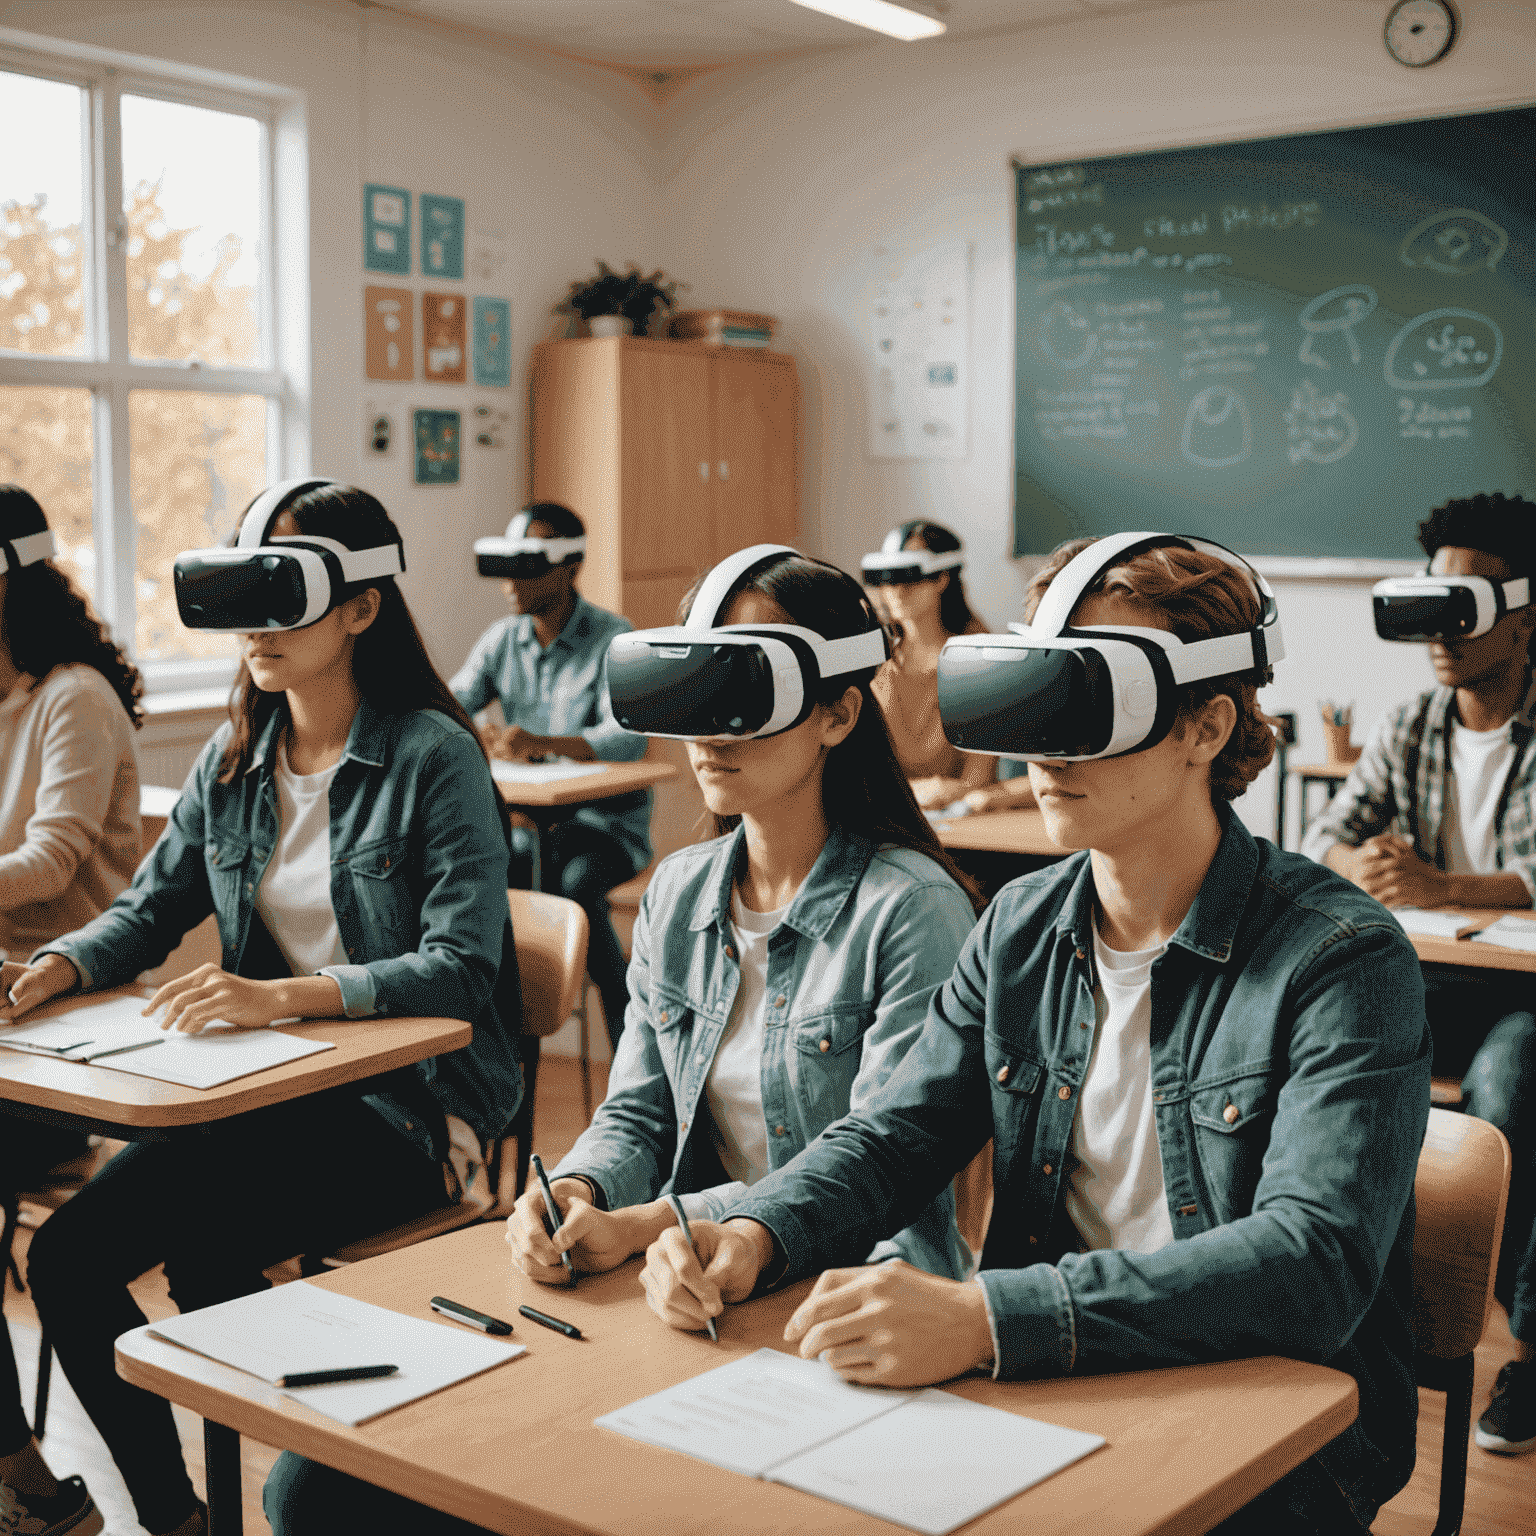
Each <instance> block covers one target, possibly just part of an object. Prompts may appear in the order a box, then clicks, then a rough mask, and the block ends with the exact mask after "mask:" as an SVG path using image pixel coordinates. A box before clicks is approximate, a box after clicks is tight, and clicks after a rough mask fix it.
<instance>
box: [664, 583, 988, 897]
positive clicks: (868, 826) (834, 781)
mask: <svg viewBox="0 0 1536 1536" xmlns="http://www.w3.org/2000/svg"><path fill="white" fill-rule="evenodd" d="M700 585H702V578H701V580H700V581H699V582H696V583H695V584H694V587H693V590H692V591H690V592H689V594H688V595H687V596H686V597H685V598H684V599H683V601H682V605H681V607H680V608H679V609H678V622H679V623H683V622H685V621H686V619H687V617H688V611H689V609H690V608H692V606H693V600H694V597H695V596H696V595H697V593H698V590H699V587H700ZM742 592H757V593H760V594H761V595H762V596H763V597H766V598H767V599H768V600H769V601H770V602H773V603H777V604H778V606H779V607H780V608H782V609H783V610H784V612H785V613H787V614H788V615H789V619H790V622H791V623H792V624H800V625H803V626H804V627H805V628H806V629H813V630H815V631H816V633H817V634H818V635H821V636H823V637H824V638H825V639H828V640H841V639H843V638H844V637H846V636H848V635H858V634H863V633H864V631H865V630H867V629H870V628H872V627H873V626H874V625H876V624H878V623H879V622H880V620H879V618H878V616H877V615H876V613H875V610H874V609H873V608H872V607H871V606H870V602H869V599H868V597H866V596H865V594H864V589H863V588H862V587H861V586H860V585H859V584H858V582H856V581H855V580H854V579H853V577H851V576H849V575H847V574H846V573H845V572H843V571H840V570H839V569H838V568H837V567H836V566H835V565H827V564H825V563H824V562H823V561H820V560H810V559H807V558H806V557H805V556H804V555H793V556H786V557H785V558H784V559H782V560H779V561H776V562H775V563H774V564H772V565H769V566H762V567H759V568H758V569H757V570H756V571H751V570H749V571H748V572H747V574H746V576H745V577H744V578H743V579H742V580H740V581H738V582H737V583H736V585H735V586H733V587H732V588H731V589H730V590H729V592H727V593H726V596H725V600H724V601H723V602H722V603H721V605H720V611H721V612H722V613H723V612H724V611H725V610H726V609H727V608H729V606H730V604H731V601H732V600H733V599H734V598H735V597H737V596H738V595H739V594H740V593H742ZM877 671H879V668H878V667H870V668H869V669H868V670H866V671H862V672H850V673H846V674H844V675H843V676H841V677H837V678H834V679H832V680H831V681H829V682H824V683H822V684H821V686H820V688H819V690H818V691H817V693H816V696H815V697H816V702H817V703H818V704H826V705H831V704H835V703H837V701H838V700H839V699H841V698H842V696H843V694H844V693H845V692H846V691H847V690H848V688H849V687H850V686H853V687H856V688H857V689H858V690H859V694H860V697H861V698H862V700H863V706H862V708H861V709H860V710H859V718H858V721H857V723H856V724H855V725H854V727H853V729H852V730H851V731H850V732H849V733H848V735H847V736H846V737H844V739H843V740H842V741H840V742H839V743H838V744H837V745H836V746H835V747H833V748H832V750H831V751H830V752H829V753H828V754H827V760H826V762H825V764H824V765H823V767H822V775H821V804H822V809H823V811H824V812H825V813H826V818H827V823H828V825H829V826H835V827H842V828H843V829H844V830H845V831H848V832H858V833H862V834H863V835H864V836H865V837H867V838H869V839H870V840H871V841H872V842H873V843H874V844H875V845H876V846H877V847H880V846H888V847H897V848H910V849H912V850H913V852H915V853H921V854H923V855H925V856H926V857H927V858H930V859H932V860H933V861H934V863H935V864H938V865H939V866H940V867H941V868H943V870H944V871H945V872H946V873H947V874H948V875H949V877H950V878H951V879H952V880H953V881H954V882H955V884H956V885H958V886H959V887H960V888H961V890H963V891H964V892H965V893H966V895H967V896H968V897H969V898H970V900H971V904H972V906H974V907H975V908H976V910H977V911H978V912H979V911H980V910H981V908H982V907H983V906H984V905H985V903H984V902H983V900H982V898H981V893H980V891H979V890H978V889H977V887H976V883H975V882H974V881H973V880H972V879H971V877H970V876H969V875H967V874H965V873H964V871H962V870H961V869H960V867H959V866H958V865H957V864H956V863H955V861H954V860H953V859H952V858H950V856H949V854H948V852H947V851H946V850H945V848H944V845H943V844H942V843H941V842H940V841H939V840H938V838H937V837H935V836H934V832H933V828H932V827H931V826H929V825H928V818H927V817H926V816H924V815H923V813H922V811H921V810H920V809H919V808H918V804H917V801H916V800H915V799H914V798H913V795H912V786H911V785H910V784H908V782H907V776H906V774H905V773H903V772H902V769H901V764H900V763H898V762H897V761H896V753H895V752H894V751H893V750H892V748H891V738H890V733H889V732H888V731H887V730H886V726H885V715H884V714H883V713H882V712H881V709H880V704H879V701H878V700H877V699H876V698H875V696H874V694H873V692H872V691H871V690H870V686H869V685H870V682H871V680H872V679H873V678H874V676H875V673H876V672H877ZM740 822H741V817H739V816H716V817H714V835H715V836H716V837H721V836H723V835H724V834H725V833H727V832H730V831H733V830H734V829H735V828H736V827H737V826H738V825H739V824H740Z"/></svg>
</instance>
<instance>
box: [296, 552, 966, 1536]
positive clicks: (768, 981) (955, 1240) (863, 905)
mask: <svg viewBox="0 0 1536 1536" xmlns="http://www.w3.org/2000/svg"><path fill="white" fill-rule="evenodd" d="M690 602H691V604H692V609H693V611H694V612H696V613H697V614H698V615H699V616H700V620H701V623H700V625H699V626H698V629H699V633H700V634H701V636H708V635H710V634H711V630H712V626H713V625H714V624H715V623H716V622H718V623H722V624H770V625H772V624H780V625H782V624H793V625H800V626H804V627H805V629H804V630H803V631H802V633H805V632H807V631H809V632H813V633H814V634H815V636H816V637H817V639H818V640H819V639H820V638H821V637H826V638H828V639H832V640H836V639H839V638H842V637H849V636H852V637H857V639H858V640H859V641H863V642H864V644H865V646H866V647H867V649H866V650H865V651H864V654H862V655H856V656H854V657H852V658H851V659H850V660H849V662H848V664H847V665H846V666H844V667H843V668H842V669H841V670H839V671H838V672H837V673H836V675H834V676H830V677H828V674H827V669H826V668H825V667H821V668H820V671H821V675H822V677H823V678H825V679H827V680H826V681H824V682H822V684H821V685H820V686H819V687H817V688H816V689H815V691H814V705H813V707H812V708H811V709H810V710H809V713H808V715H807V717H806V718H804V719H803V720H801V721H800V722H799V723H798V724H795V725H793V726H791V727H790V728H789V729H787V730H783V731H781V732H779V733H777V734H773V735H768V736H758V737H752V738H746V739H738V740H721V739H719V738H718V737H716V738H714V739H703V740H701V739H697V737H695V739H693V740H690V741H689V744H688V756H689V760H690V762H691V763H692V765H693V769H694V772H695V773H696V774H697V776H698V780H699V786H700V788H701V789H702V791H703V794H704V799H705V803H706V804H707V805H708V806H709V808H710V810H711V811H712V812H713V813H714V816H715V827H716V831H717V833H718V834H719V835H718V836H717V837H716V838H715V839H714V840H713V841H711V842H706V843H701V844H698V845H695V846H694V847H691V848H686V849H683V850H682V851H681V852H678V853H674V854H672V855H671V856H670V857H668V858H667V859H665V860H663V862H662V864H661V865H660V867H659V868H658V869H657V872H656V876H655V878H654V879H653V880H652V881H651V884H650V888H649V890H647V892H646V894H645V897H644V899H643V901H642V903H641V908H640V917H639V920H638V921H637V923H636V925H635V945H634V962H633V964H632V966H631V968H630V983H631V994H630V1001H629V1017H628V1019H627V1021H626V1025H625V1029H624V1033H623V1035H622V1037H621V1038H620V1041H619V1053H618V1057H617V1059H616V1060H615V1062H614V1065H613V1071H612V1074H611V1076H610V1078H609V1089H608V1096H607V1098H606V1099H605V1100H604V1101H603V1103H602V1105H601V1106H600V1107H599V1109H598V1111H597V1115H596V1117H595V1118H594V1120H593V1123H592V1125H591V1127H590V1128H589V1129H588V1130H587V1131H586V1132H584V1133H583V1135H582V1137H581V1139H580V1140H579V1141H578V1142H577V1143H576V1145H575V1147H573V1148H572V1149H571V1151H570V1152H569V1153H568V1154H567V1156H566V1157H565V1158H564V1159H562V1161H561V1163H560V1165H559V1166H558V1167H557V1168H556V1169H555V1170H554V1174H553V1179H552V1187H553V1192H554V1195H555V1199H556V1200H557V1201H559V1203H560V1206H561V1210H562V1212H563V1214H564V1225H563V1227H562V1228H561V1231H560V1233H559V1236H558V1238H557V1240H556V1241H555V1242H554V1243H552V1242H551V1241H550V1240H549V1239H548V1238H547V1237H546V1236H545V1235H544V1228H543V1213H544V1202H543V1199H542V1197H541V1195H540V1194H539V1193H538V1192H537V1190H536V1189H535V1188H533V1187H530V1189H529V1191H528V1192H527V1193H526V1194H524V1195H523V1197H522V1198H521V1199H520V1200H519V1201H518V1203H517V1208H516V1210H515V1211H514V1213H513V1215H512V1217H511V1218H510V1220H509V1221H508V1224H507V1242H508V1243H509V1244H510V1246H511V1248H512V1253H513V1258H514V1261H515V1262H516V1263H517V1264H518V1265H519V1267H520V1268H522V1269H523V1270H524V1272H525V1273H527V1274H528V1275H530V1276H532V1277H533V1278H534V1279H536V1280H540V1281H543V1282H546V1283H551V1284H564V1283H565V1281H566V1272H565V1270H564V1268H563V1267H562V1264H561V1260H560V1256H559V1255H560V1252H561V1251H568V1252H569V1253H570V1255H571V1257H572V1258H573V1260H574V1261H575V1265H576V1268H577V1269H578V1270H580V1271H583V1272H588V1273H590V1272H592V1271H597V1270H606V1269H612V1268H613V1267H614V1266H615V1265H617V1264H620V1263H622V1262H623V1261H624V1260H625V1259H627V1258H629V1256H630V1255H631V1254H633V1253H638V1252H640V1251H642V1250H643V1249H644V1248H645V1246H646V1244H647V1243H649V1242H650V1241H651V1239H652V1238H653V1237H654V1236H655V1235H656V1234H657V1232H659V1231H660V1230H661V1229H662V1228H663V1227H667V1226H671V1225H672V1224H673V1222H674V1221H675V1218H674V1216H673V1214H672V1212H671V1210H670V1209H669V1207H668V1206H667V1204H666V1202H665V1200H664V1199H663V1198H661V1197H662V1196H663V1195H664V1194H665V1193H676V1194H678V1195H679V1196H681V1199H682V1203H683V1207H684V1209H685V1210H686V1211H687V1212H688V1213H689V1219H690V1221H691V1220H694V1219H695V1218H701V1217H704V1216H707V1215H718V1214H719V1213H720V1212H721V1211H722V1210H724V1209H725V1208H726V1207H727V1206H728V1205H729V1204H730V1203H731V1202H732V1201H733V1200H734V1199H735V1198H736V1197H737V1196H738V1195H740V1194H741V1193H743V1192H744V1190H745V1187H746V1186H747V1185H750V1184H752V1183H753V1182H754V1181H755V1180H757V1179H758V1178H760V1177H762V1175H763V1174H764V1173H766V1172H767V1171H768V1170H769V1169H770V1168H778V1167H782V1166H783V1165H784V1164H785V1163H786V1162H788V1161H789V1160H790V1159H791V1158H793V1157H794V1156H795V1155H796V1154H797V1153H799V1152H800V1151H801V1150H802V1149H803V1148H804V1147H805V1146H806V1144H807V1143H808V1142H810V1141H811V1140H813V1139H814V1138H815V1137H816V1136H818V1135H820V1134H821V1132H822V1131H823V1130H825V1128H826V1127H827V1126H828V1125H829V1124H831V1123H832V1122H833V1121H834V1120H837V1119H838V1118H839V1117H840V1116H842V1115H844V1114H846V1113H847V1112H848V1110H849V1108H850V1106H857V1105H861V1104H864V1103H866V1102H867V1101H868V1100H869V1099H870V1098H871V1096H872V1095H873V1094H874V1093H875V1092H876V1091H877V1090H878V1088H879V1086H880V1085H881V1084H882V1083H883V1082H884V1081H885V1080H886V1079H887V1078H888V1077H889V1076H890V1075H891V1073H892V1072H893V1071H894V1070H895V1068H896V1067H897V1065H898V1064H899V1063H900V1061H901V1059H902V1057H903V1056H904V1055H905V1054H906V1051H907V1049H908V1047H909V1046H910V1045H911V1044H912V1041H913V1040H914V1039H915V1038H916V1035H917V1032H918V1030H919V1029H920V1028H921V1026H922V1020H923V1016H924V1014H925V1012H926V1011H927V1006H928V1000H929V998H930V996H931V995H932V993H933V992H934V990H935V988H936V987H937V986H938V985H939V983H940V982H941V981H942V980H943V979H944V978H945V977H946V976H947V975H948V974H949V971H950V968H951V966H952V965H953V962H954V959H955V956H956V955H957V954H958V953H959V950H960V946H961V944H962V943H963V941H964V939H965V936H966V935H967V934H968V933H969V932H970V930H971V926H972V923H973V921H974V916H975V914H974V911H973V909H972V905H971V902H970V901H969V900H968V899H967V897H966V896H965V895H964V894H963V893H962V891H961V889H960V887H959V886H958V885H957V883H956V881H955V879H954V878H953V875H952V874H951V872H950V867H949V865H948V861H947V860H946V858H945V856H944V853H943V851H942V849H941V848H940V847H939V844H938V842H937V841H936V840H935V838H934V836H933V833H932V832H931V830H930V829H929V827H928V825H927V823H926V822H925V821H924V820H923V817H922V815H921V814H920V812H919V811H918V810H917V807H916V806H915V805H914V804H913V803H912V797H911V795H910V793H909V792H908V789H907V785H906V780H905V778H904V776H903V775H902V773H901V770H900V768H899V767H898V766H897V764H896V761H895V759H894V757H893V756H892V754H891V749H890V744H889V741H888V740H887V737H886V733H885V726H884V723H883V721H882V719H881V715H880V711H879V709H878V707H877V706H876V705H875V703H874V701H873V699H872V698H871V696H870V689H869V681H870V678H871V676H872V674H873V673H874V671H875V668H876V666H877V665H878V664H879V663H880V661H881V660H883V659H884V654H885V652H884V646H883V643H882V639H881V636H880V632H879V626H878V623H877V620H876V618H875V616H874V614H873V613H872V612H871V610H870V607H869V604H868V602H867V601H866V600H865V598H864V595H863V593H862V592H860V590H859V587H858V584H857V583H856V582H855V581H853V580H852V579H851V578H850V577H848V576H845V575H844V574H843V573H842V572H841V571H838V570H836V569H835V568H834V567H832V566H828V565H823V564H822V563H821V562H819V561H814V560H808V559H806V558H804V557H803V556H801V555H798V554H796V553H795V552H794V551H793V550H790V549H786V548H784V547H782V546H775V545H759V546H756V547H754V548H753V549H751V550H747V551H744V552H743V553H742V554H741V555H739V556H736V557H733V559H732V560H731V561H726V562H723V563H722V565H721V566H719V567H716V569H715V571H714V572H713V573H711V575H710V576H709V577H707V578H706V580H705V582H704V584H703V586H702V587H701V588H699V589H698V590H697V592H696V594H692V595H691V596H690V599H685V602H684V608H685V612H686V611H687V610H688V608H689V604H690ZM649 633H652V634H654V633H656V632H655V631H651V632H649ZM670 633H671V634H672V635H673V636H674V637H675V636H676V631H672V632H670ZM714 633H716V634H718V633H719V631H717V630H716V631H714ZM634 638H635V640H636V641H637V642H642V643H643V642H645V641H646V638H647V632H646V631H641V632H640V634H638V635H637V636H635V637H634ZM674 648H677V647H674ZM688 665H690V663H689V662H688V661H686V660H684V661H682V662H680V664H679V671H680V672H681V669H682V668H684V667H686V666H688ZM617 667H618V663H617V662H616V661H615V662H611V663H610V679H611V680H613V681H612V686H613V688H614V695H615V705H616V707H618V704H619V699H620V696H621V692H622V689H623V687H624V681H623V677H622V676H620V675H619V674H618V673H617V672H616V669H617ZM664 672H665V661H664V660H663V661H662V663H661V665H660V667H659V669H658V673H657V678H655V679H651V680H650V681H657V680H658V679H659V681H660V682H661V683H663V684H665V683H666V682H667V681H668V679H667V678H666V677H665V676H664V675H663V674H664ZM690 683H691V686H690V688H689V690H688V691H689V694H690V697H691V698H693V699H698V698H700V697H702V696H704V695H705V694H706V693H707V692H708V691H709V688H710V677H709V675H708V674H707V673H703V672H701V673H695V674H694V675H693V676H692V677H691V679H690ZM658 691H659V690H658ZM652 696H653V697H654V693H653V695H652ZM619 712H620V713H623V710H622V709H620V711H619ZM653 723H654V724H657V725H660V726H663V727H664V728H665V734H667V735H673V736H675V735H682V734H685V733H687V732H689V730H690V729H691V730H693V731H697V730H698V729H699V728H700V727H701V726H704V727H707V724H708V722H706V721H699V720H695V721H687V720H674V721H671V722H662V721H655V722H653ZM749 723H750V722H749ZM951 1210H952V1208H951V1202H950V1197H949V1192H948V1190H947V1189H945V1190H942V1191H940V1190H935V1191H934V1192H933V1196H932V1197H931V1203H930V1204H927V1208H926V1209H924V1210H914V1211H913V1212H912V1213H911V1217H912V1222H911V1225H910V1226H908V1227H907V1229H906V1231H904V1232H902V1233H900V1234H898V1235H897V1236H896V1238H895V1240H894V1242H893V1243H891V1244H887V1245H882V1248H881V1253H882V1254H883V1253H884V1252H887V1251H889V1252H891V1253H900V1254H903V1255H904V1256H906V1257H907V1258H908V1259H910V1260H911V1261H912V1262H913V1263H914V1264H916V1265H918V1266H920V1267H921V1268H922V1269H924V1270H928V1271H932V1272H933V1273H935V1274H942V1275H948V1276H952V1277H958V1276H959V1275H961V1274H964V1273H966V1272H967V1269H968V1267H969V1262H970V1254H969V1251H968V1250H967V1249H966V1247H965V1245H964V1242H963V1240H962V1239H961V1238H960V1236H959V1234H958V1232H956V1230H955V1228H954V1225H953V1221H952V1215H951ZM871 1246H872V1247H873V1246H874V1244H873V1243H872V1244H871ZM358 1498H361V1499H363V1500H365V1503H364V1505H363V1507H364V1508H366V1510H367V1511H368V1514H369V1516H370V1518H371V1519H372V1522H373V1524H374V1526H375V1527H376V1528H383V1527H388V1528H391V1529H402V1530H403V1529H410V1530H413V1531H430V1532H434V1533H435V1532H438V1531H443V1532H448V1531H464V1530H468V1529H470V1527H468V1526H466V1525H464V1524H463V1523H462V1522H457V1521H451V1520H449V1519H448V1518H447V1517H445V1516H440V1515H438V1516H433V1515H431V1514H430V1513H429V1512H426V1511H423V1510H421V1509H419V1507H417V1506H413V1505H408V1504H406V1503H405V1502H404V1501H401V1500H392V1499H391V1496H389V1495H385V1494H380V1493H379V1492H378V1491H377V1490H372V1489H370V1490H365V1491H364V1490H359V1489H358V1487H357V1485H356V1484H353V1483H351V1482H350V1480H347V1479H342V1478H341V1477H339V1476H338V1475H337V1474H334V1473H329V1472H327V1471H325V1470H324V1469H323V1468H318V1467H315V1466H313V1465H312V1464H308V1463H304V1462H302V1461H301V1460H300V1459H299V1458H296V1457H289V1458H284V1460H283V1461H280V1462H279V1463H278V1466H277V1469H276V1470H275V1471H274V1473H273V1476H272V1480H271V1481H269V1483H268V1484H267V1514H268V1519H269V1520H270V1521H271V1524H272V1529H273V1531H274V1533H275V1536H295V1533H299V1532H309V1531H317V1532H318V1531H322V1530H331V1529H335V1528H337V1522H338V1520H339V1518H340V1516H341V1514H342V1512H343V1511H351V1510H353V1509H354V1508H356V1507H357V1505H356V1500H357V1499H358Z"/></svg>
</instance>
